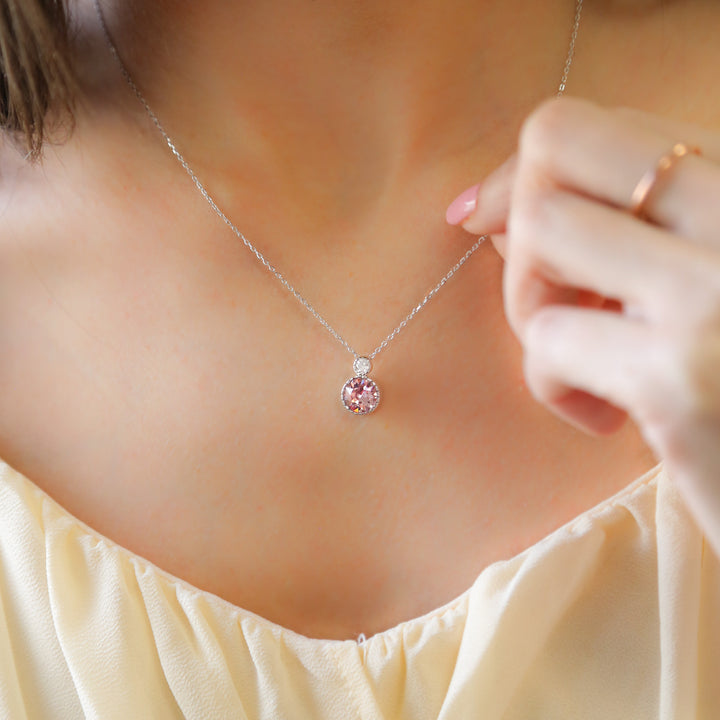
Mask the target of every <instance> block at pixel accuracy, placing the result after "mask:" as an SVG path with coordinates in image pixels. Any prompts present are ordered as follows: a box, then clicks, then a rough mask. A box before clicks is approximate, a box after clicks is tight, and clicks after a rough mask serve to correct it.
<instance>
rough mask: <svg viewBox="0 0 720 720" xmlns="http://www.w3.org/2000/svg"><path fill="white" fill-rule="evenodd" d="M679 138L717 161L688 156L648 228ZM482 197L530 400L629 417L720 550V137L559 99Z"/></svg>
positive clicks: (482, 227) (534, 122)
mask: <svg viewBox="0 0 720 720" xmlns="http://www.w3.org/2000/svg"><path fill="white" fill-rule="evenodd" d="M676 142H684V143H686V144H687V145H688V146H693V145H694V146H697V147H699V148H701V149H702V151H703V155H702V157H698V156H696V155H688V156H686V157H684V158H682V159H680V160H678V161H677V163H676V165H675V166H674V167H673V168H672V169H671V170H670V172H669V173H667V175H666V176H665V177H664V178H663V179H662V180H661V182H658V184H657V185H656V186H655V187H654V189H653V191H652V193H651V194H650V196H649V198H648V204H647V206H646V208H645V209H646V218H645V219H644V220H640V219H638V218H636V217H635V216H633V215H632V214H631V213H630V212H628V207H629V204H630V198H631V196H632V193H633V189H634V188H635V186H636V184H637V183H638V181H639V180H640V178H641V177H642V176H643V175H644V173H645V172H646V171H647V170H649V169H653V168H654V167H655V166H656V163H657V161H658V159H659V158H660V157H661V156H663V155H665V154H666V153H668V152H670V150H671V149H672V147H673V145H674V144H675V143H676ZM475 195H476V198H477V206H476V208H475V209H474V211H472V208H471V207H467V210H468V211H471V214H469V216H467V215H468V212H466V213H465V215H466V216H467V217H466V219H464V220H463V221H462V225H463V227H464V228H465V229H466V230H468V231H470V232H473V233H477V234H485V233H492V234H493V242H494V243H495V245H496V247H497V248H498V249H499V251H500V252H501V254H503V255H504V257H505V260H506V264H505V269H504V302H505V311H506V314H507V318H508V321H509V323H510V326H511V328H512V330H513V332H514V333H515V334H516V335H517V337H518V339H519V340H520V342H521V343H522V346H523V350H524V373H525V379H526V381H527V384H528V387H529V389H530V392H531V393H532V394H533V396H534V397H535V398H536V399H537V400H538V401H539V402H540V403H542V404H543V405H545V406H546V407H547V408H548V409H550V410H551V411H552V412H554V413H555V414H557V415H559V416H560V417H561V418H563V419H565V420H566V421H568V422H570V423H572V424H573V425H575V426H577V427H579V428H581V429H583V430H584V431H586V432H588V433H591V434H607V433H611V432H614V431H616V430H617V429H619V428H620V427H621V426H622V424H623V423H624V421H625V420H626V419H627V416H628V414H629V415H630V416H631V417H632V419H633V420H634V421H635V422H636V423H637V425H638V427H639V428H640V430H641V431H642V433H643V436H644V438H645V440H646V441H647V442H648V444H649V445H650V446H651V447H652V448H653V450H654V451H655V453H656V454H657V456H658V457H659V458H660V459H662V460H663V461H664V462H665V465H666V467H667V469H668V471H669V473H670V475H671V477H673V478H674V480H675V481H676V483H677V484H678V487H679V488H680V490H681V493H682V494H683V497H684V499H685V501H686V503H687V504H688V507H689V508H690V510H691V511H692V512H693V514H694V516H695V518H696V520H697V522H698V524H699V526H700V527H701V529H702V530H703V531H704V533H705V534H706V536H707V537H708V540H709V541H710V543H711V544H712V545H713V547H714V549H715V551H716V552H718V553H719V554H720V134H718V133H715V132H711V131H708V130H703V129H701V128H698V127H694V126H689V125H683V124H680V123H677V122H673V121H669V120H666V119H662V118H658V117H655V116H651V115H648V114H645V113H642V112H640V111H634V110H628V109H607V108H601V107H599V106H597V105H594V104H592V103H589V102H587V101H583V100H578V99H571V98H560V99H554V100H551V101H548V102H546V103H544V104H542V105H541V106H540V107H539V108H538V109H537V110H536V111H535V112H533V113H532V114H531V115H530V117H529V118H528V119H527V120H526V122H525V124H524V126H523V129H522V132H521V136H520V142H519V149H518V152H517V155H516V156H513V157H512V158H511V159H510V160H509V161H508V162H506V163H505V164H504V165H503V166H501V167H500V168H499V169H498V170H496V171H495V172H494V173H493V174H492V175H490V176H489V177H488V178H487V179H486V180H485V181H484V182H483V183H481V185H480V186H479V189H478V190H477V191H476V193H475ZM466 199H467V198H466ZM469 205H470V206H471V205H472V201H471V202H470V203H469ZM456 207H457V206H456ZM450 219H451V220H452V219H453V218H450ZM455 220H457V217H456V218H455Z"/></svg>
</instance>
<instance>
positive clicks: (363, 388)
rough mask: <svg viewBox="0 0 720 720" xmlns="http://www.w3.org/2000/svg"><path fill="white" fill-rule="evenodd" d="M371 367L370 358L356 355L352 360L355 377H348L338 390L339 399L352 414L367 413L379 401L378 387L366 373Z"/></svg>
mask: <svg viewBox="0 0 720 720" xmlns="http://www.w3.org/2000/svg"><path fill="white" fill-rule="evenodd" d="M371 368H372V363H371V362H370V358H366V357H356V358H355V362H353V372H354V373H355V377H352V378H350V379H349V380H348V381H347V382H346V383H345V384H344V385H343V388H342V390H341V391H340V400H341V401H342V404H343V405H344V406H345V408H346V409H347V410H349V411H350V412H351V413H352V414H353V415H367V414H368V413H371V412H372V411H373V410H374V409H375V408H376V407H377V406H378V403H379V402H380V389H379V388H378V386H377V385H376V384H375V381H374V380H371V379H370V378H369V377H368V376H367V374H368V373H369V372H370V370H371Z"/></svg>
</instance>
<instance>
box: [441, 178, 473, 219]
mask: <svg viewBox="0 0 720 720" xmlns="http://www.w3.org/2000/svg"><path fill="white" fill-rule="evenodd" d="M479 189H480V183H478V184H477V185H473V186H472V187H469V188H468V189H467V190H464V191H463V192H461V193H460V194H459V195H458V196H457V197H456V198H455V199H454V200H453V201H452V202H451V203H450V205H448V209H447V211H446V212H445V219H446V220H447V221H448V222H449V223H450V225H459V224H460V223H461V222H462V221H463V220H465V219H467V218H469V217H470V215H472V214H473V213H474V212H475V208H476V207H477V195H478V190H479Z"/></svg>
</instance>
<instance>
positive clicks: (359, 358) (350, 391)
mask: <svg viewBox="0 0 720 720" xmlns="http://www.w3.org/2000/svg"><path fill="white" fill-rule="evenodd" d="M93 2H94V4H95V10H96V11H97V14H98V17H99V19H100V25H101V27H102V31H103V34H104V35H105V41H106V42H107V45H108V47H109V49H110V52H111V53H112V55H113V57H114V58H115V61H116V62H117V64H118V66H119V68H120V72H121V73H122V76H123V77H124V78H125V81H126V82H127V84H128V85H129V86H130V89H131V90H132V91H133V93H134V94H135V96H136V97H137V99H138V100H139V101H140V102H141V103H142V106H143V107H144V108H145V111H146V112H147V114H148V116H149V117H150V119H151V120H152V122H153V124H154V125H155V127H156V128H157V129H158V130H159V132H160V134H161V135H162V136H163V138H164V140H165V143H166V144H167V146H168V147H169V148H170V151H171V152H172V154H173V155H174V156H175V157H176V158H177V160H178V162H179V163H180V164H181V165H182V166H183V168H184V169H185V171H186V172H187V174H188V175H189V176H190V178H191V179H192V181H193V183H195V187H196V188H197V189H198V191H199V192H200V194H201V195H202V196H203V197H204V198H205V200H206V201H207V202H208V204H209V205H210V207H211V208H212V209H213V210H214V211H215V213H216V214H217V215H218V217H219V218H220V219H221V220H222V221H223V222H224V223H225V224H226V225H227V226H228V227H229V228H230V229H231V230H232V231H233V233H235V235H236V236H237V237H238V238H240V240H242V242H243V244H244V245H245V246H246V247H247V248H248V250H250V252H251V253H252V254H253V255H254V256H255V257H256V258H257V259H258V260H259V261H260V262H261V263H262V264H263V265H264V266H265V267H266V268H267V269H268V271H269V272H270V273H272V274H273V275H274V276H275V277H276V278H277V279H278V280H279V281H280V282H281V283H282V285H283V286H284V287H285V288H286V289H287V290H288V291H289V292H290V293H291V294H292V295H294V296H295V298H296V299H297V300H298V301H299V302H300V303H301V304H302V305H303V306H304V307H305V308H306V309H307V310H308V312H309V313H310V314H311V315H312V316H313V317H315V318H316V319H317V320H318V322H320V324H321V325H322V326H323V327H324V328H325V329H326V330H327V331H328V332H329V333H330V334H331V335H332V336H333V337H334V338H335V339H336V340H337V341H338V342H339V343H341V344H342V345H343V347H345V349H346V350H348V352H350V353H351V354H352V355H353V358H354V361H353V372H354V376H353V377H351V378H350V379H348V380H347V381H346V382H345V384H344V385H343V386H342V389H341V390H340V400H341V402H342V404H343V406H344V407H345V408H346V409H347V410H349V411H350V412H351V413H353V414H354V415H367V414H368V413H371V412H372V411H373V410H375V408H377V406H378V404H379V402H380V389H379V388H378V386H377V384H376V383H375V381H374V380H372V379H371V378H370V377H369V373H370V371H371V370H372V360H373V359H374V358H375V356H376V355H377V354H378V353H379V352H380V351H381V350H384V349H385V348H386V347H387V346H388V345H389V343H390V342H391V341H392V340H393V339H394V338H395V337H396V336H397V335H398V333H399V332H400V331H401V330H402V329H403V328H404V327H405V326H406V325H407V324H408V323H409V322H410V321H411V320H412V319H413V318H414V317H415V315H417V313H419V312H420V310H422V309H423V308H424V307H425V305H426V304H427V303H428V302H429V300H430V299H431V298H432V297H433V296H434V295H436V294H437V293H438V292H439V291H440V289H441V288H442V287H443V285H445V283H446V282H447V281H448V280H449V279H450V278H451V277H452V276H453V275H454V274H455V273H456V272H457V271H458V270H459V269H460V268H461V267H462V266H463V265H464V264H465V263H466V262H467V260H468V259H469V257H470V256H471V255H472V254H473V253H474V252H475V251H476V250H477V249H478V248H479V247H480V245H482V243H483V242H484V241H485V240H487V238H488V236H487V235H482V236H481V237H479V238H478V239H477V240H476V241H475V242H474V243H473V245H472V246H471V247H470V249H469V250H468V251H467V252H466V253H465V254H464V255H463V256H462V257H461V258H460V259H459V260H458V261H457V262H456V263H455V265H453V266H452V268H450V270H449V271H448V272H447V273H446V274H445V276H444V277H443V278H442V279H441V280H440V282H438V284H437V285H435V287H433V289H432V290H430V292H428V293H427V295H425V297H424V298H423V299H422V300H421V301H420V302H419V303H418V304H417V305H416V306H415V307H414V308H413V309H412V310H411V311H410V312H409V313H408V314H407V315H406V316H405V318H404V319H403V320H402V322H401V323H400V324H399V325H397V327H395V329H394V330H393V331H392V332H391V333H390V334H389V335H388V336H387V337H386V338H385V339H384V340H383V341H382V342H381V343H380V344H379V345H378V346H377V347H376V348H375V349H374V350H373V351H372V352H371V353H368V354H366V355H362V354H360V353H359V352H357V350H355V349H354V348H353V347H352V345H350V343H349V342H348V341H347V340H345V338H344V337H342V335H340V333H338V332H337V330H335V329H334V328H333V327H331V326H330V324H329V323H328V322H327V320H325V318H324V317H323V316H322V315H321V314H320V313H319V312H318V311H317V310H316V309H315V308H314V307H313V306H312V305H311V304H310V301H309V300H307V299H306V298H305V297H304V296H303V295H301V294H300V293H299V292H298V291H297V290H296V289H295V288H294V287H293V286H292V285H291V284H290V282H289V281H288V280H287V279H286V278H285V276H284V275H283V274H282V273H281V272H280V271H279V270H277V269H276V268H275V266H274V265H272V263H270V261H269V260H267V258H266V257H265V256H264V255H263V254H262V253H261V252H260V251H259V250H258V249H257V248H256V247H255V246H254V245H253V244H252V243H251V242H250V241H249V240H248V239H247V238H246V237H245V236H244V235H243V234H242V233H241V232H240V230H238V228H237V227H236V226H235V224H234V223H233V222H232V221H231V220H230V219H229V218H228V216H227V215H226V214H225V213H224V212H223V211H222V210H221V209H220V207H219V206H218V205H217V203H216V202H215V200H214V199H213V198H212V196H211V195H210V193H209V192H208V191H207V190H206V189H205V186H204V185H203V184H202V183H201V182H200V180H199V178H198V176H197V175H196V174H195V171H194V170H193V169H192V168H191V167H190V165H189V164H188V162H187V160H185V158H184V157H183V155H182V153H181V152H180V151H179V150H178V148H177V146H176V145H175V142H174V141H173V140H172V138H171V137H170V136H169V135H168V134H167V132H166V131H165V128H164V127H163V126H162V124H161V123H160V121H159V120H158V118H157V115H155V113H154V111H153V110H152V108H151V107H150V105H149V104H148V102H147V100H146V99H145V96H144V95H143V94H142V93H141V92H140V89H139V88H138V86H137V85H136V84H135V81H134V80H133V79H132V77H131V75H130V73H129V72H128V69H127V67H126V66H125V63H124V62H123V61H122V58H121V57H120V53H119V52H118V49H117V47H115V43H113V41H112V37H111V35H110V31H109V29H108V27H107V24H106V22H105V16H104V15H103V12H102V8H101V7H100V0H93ZM582 7H583V0H577V3H576V6H575V18H574V22H573V27H572V31H571V34H570V47H569V48H568V53H567V58H566V60H565V67H564V68H563V74H562V78H561V79H560V85H559V87H558V90H557V93H556V96H557V97H560V96H561V95H562V94H563V93H564V92H565V87H566V84H567V79H568V74H569V73H570V67H571V65H572V61H573V58H574V56H575V42H576V40H577V34H578V28H579V27H580V15H581V14H582Z"/></svg>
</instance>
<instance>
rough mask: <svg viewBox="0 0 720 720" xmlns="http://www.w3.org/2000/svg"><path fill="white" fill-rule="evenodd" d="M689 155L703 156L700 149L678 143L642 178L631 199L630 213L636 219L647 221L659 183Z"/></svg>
mask: <svg viewBox="0 0 720 720" xmlns="http://www.w3.org/2000/svg"><path fill="white" fill-rule="evenodd" d="M688 153H693V154H694V155H702V152H701V151H700V148H697V147H689V146H687V145H685V144H684V143H676V144H675V145H674V146H673V149H672V150H671V151H670V152H669V153H667V154H666V155H663V156H662V157H661V158H660V159H659V160H658V161H657V165H655V167H654V168H652V169H651V170H648V171H647V172H646V173H645V174H644V175H643V176H642V177H641V178H640V182H639V183H638V184H637V185H636V186H635V189H634V190H633V193H632V197H631V198H630V212H631V213H632V214H633V215H634V216H635V217H637V218H640V219H641V220H645V219H647V215H646V213H645V208H646V206H647V203H648V198H649V197H650V195H651V193H652V192H653V191H654V190H655V188H656V187H657V185H658V183H659V182H660V181H661V180H662V179H663V178H665V177H666V176H667V174H668V173H669V172H670V171H671V170H672V169H673V167H675V165H676V164H677V162H678V161H679V160H680V159H681V158H684V157H685V156H686V155H687V154H688Z"/></svg>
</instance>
